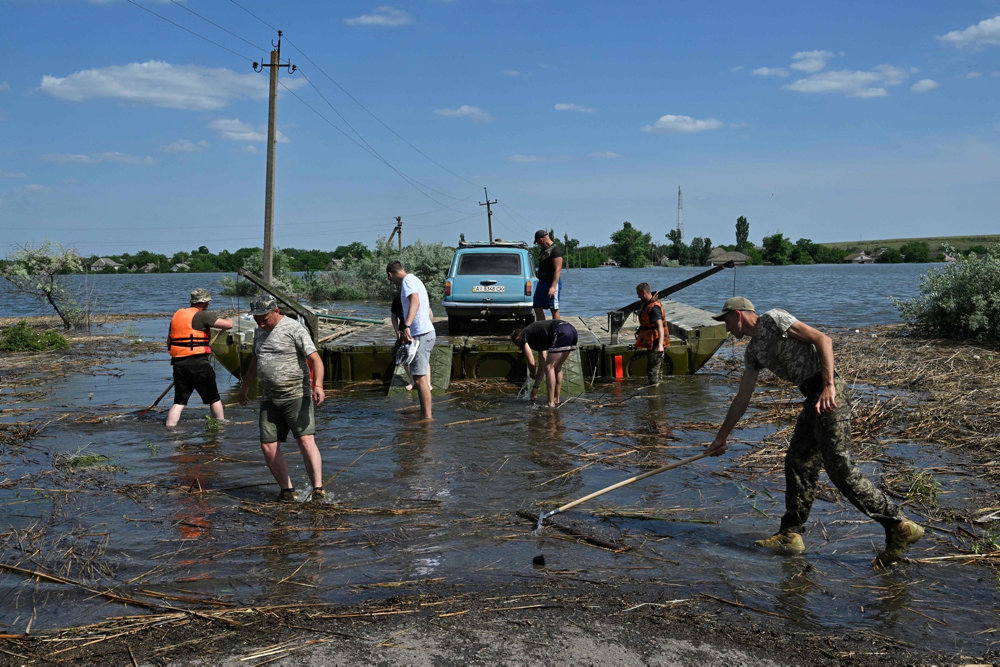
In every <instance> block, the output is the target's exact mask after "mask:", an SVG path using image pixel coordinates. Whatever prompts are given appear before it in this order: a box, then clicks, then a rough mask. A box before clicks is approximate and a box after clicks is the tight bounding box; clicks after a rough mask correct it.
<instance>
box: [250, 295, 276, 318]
mask: <svg viewBox="0 0 1000 667" xmlns="http://www.w3.org/2000/svg"><path fill="white" fill-rule="evenodd" d="M277 307H278V300H277V299H275V298H274V297H273V296H271V295H270V294H258V295H257V296H255V297H254V298H252V299H250V314H251V315H255V316H256V315H267V314H268V313H270V312H271V311H272V310H274V309H275V308H277Z"/></svg>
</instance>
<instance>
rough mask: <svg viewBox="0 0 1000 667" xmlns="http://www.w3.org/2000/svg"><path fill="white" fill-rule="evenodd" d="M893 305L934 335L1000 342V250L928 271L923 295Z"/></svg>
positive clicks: (913, 322) (905, 317)
mask: <svg viewBox="0 0 1000 667" xmlns="http://www.w3.org/2000/svg"><path fill="white" fill-rule="evenodd" d="M950 254H952V255H954V254H956V253H955V251H954V249H950ZM893 303H894V304H895V306H896V307H897V308H898V309H899V311H900V312H901V313H902V314H903V318H904V319H906V321H907V322H909V323H910V324H911V325H913V326H915V327H916V328H918V329H920V330H922V331H924V332H926V333H929V334H931V335H935V336H946V337H948V338H955V339H958V340H967V339H972V340H977V341H985V342H991V343H996V342H998V341H1000V247H994V248H992V249H991V250H990V251H989V253H988V254H987V255H986V256H985V257H979V256H977V255H970V256H968V257H959V258H958V259H957V260H956V261H954V262H951V263H949V264H947V265H946V266H945V267H944V268H943V269H941V270H938V269H934V270H931V271H928V272H927V273H925V274H924V275H923V276H921V278H920V296H918V297H916V298H914V299H908V300H902V301H901V300H897V299H893Z"/></svg>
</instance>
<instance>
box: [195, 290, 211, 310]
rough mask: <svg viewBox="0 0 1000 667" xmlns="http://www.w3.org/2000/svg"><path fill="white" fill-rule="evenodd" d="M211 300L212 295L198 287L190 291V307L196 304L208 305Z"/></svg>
mask: <svg viewBox="0 0 1000 667" xmlns="http://www.w3.org/2000/svg"><path fill="white" fill-rule="evenodd" d="M211 300H212V294H211V293H210V292H209V291H208V290H207V289H203V288H201V287H199V288H198V289H195V290H191V305H192V306H193V305H195V304H196V303H208V302H209V301H211Z"/></svg>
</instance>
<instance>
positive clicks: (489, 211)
mask: <svg viewBox="0 0 1000 667" xmlns="http://www.w3.org/2000/svg"><path fill="white" fill-rule="evenodd" d="M483 194H484V195H486V203H483V202H479V205H480V206H485V207H486V226H487V227H488V228H489V232H490V245H493V209H491V208H490V204H496V203H497V200H496V199H494V200H493V201H490V194H489V193H488V192H486V188H485V187H484V188H483Z"/></svg>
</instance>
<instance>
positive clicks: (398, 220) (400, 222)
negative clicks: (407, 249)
mask: <svg viewBox="0 0 1000 667" xmlns="http://www.w3.org/2000/svg"><path fill="white" fill-rule="evenodd" d="M397 233H398V234H399V254H400V255H402V254H403V218H402V217H400V216H398V215H397V216H396V226H395V227H393V228H392V233H391V234H389V240H388V241H386V245H389V244H390V243H392V238H393V237H394V236H395V235H396V234H397Z"/></svg>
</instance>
